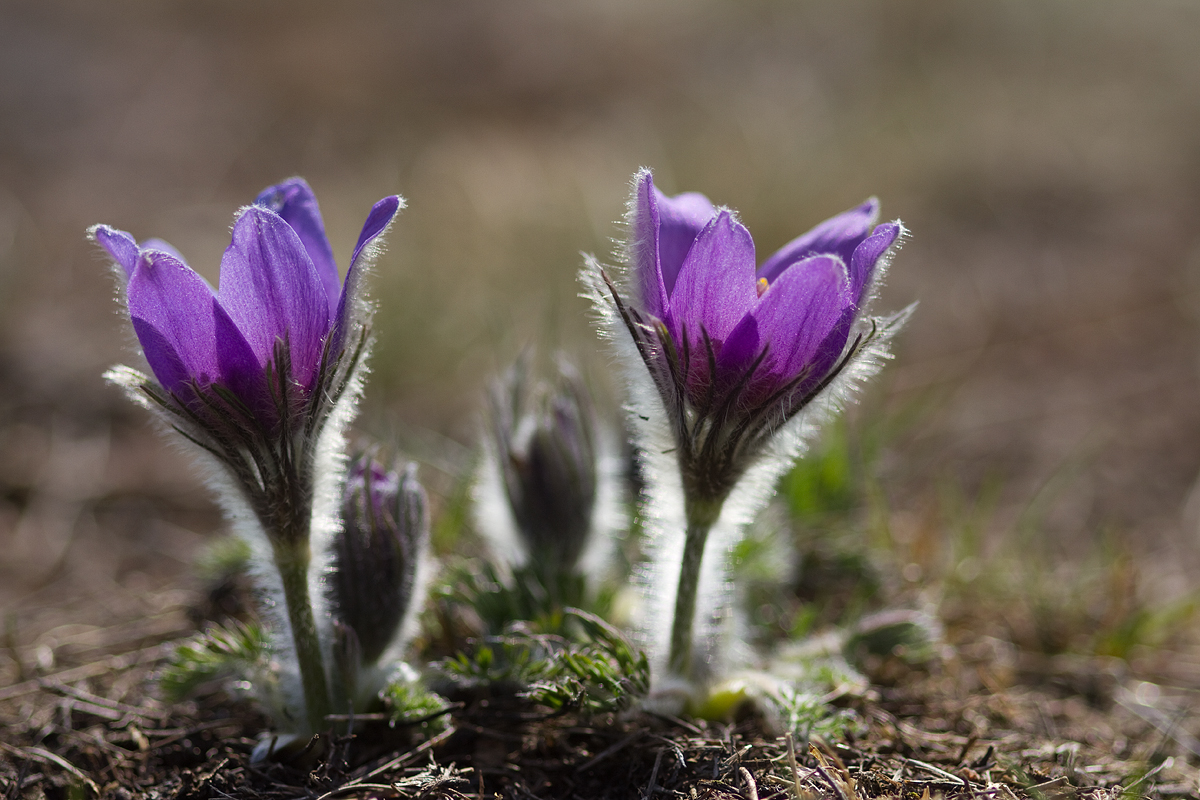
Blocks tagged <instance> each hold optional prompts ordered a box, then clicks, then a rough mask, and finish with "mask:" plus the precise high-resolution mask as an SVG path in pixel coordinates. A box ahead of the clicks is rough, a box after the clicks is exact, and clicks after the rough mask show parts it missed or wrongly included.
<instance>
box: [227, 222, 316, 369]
mask: <svg viewBox="0 0 1200 800" xmlns="http://www.w3.org/2000/svg"><path fill="white" fill-rule="evenodd" d="M218 297H219V298H220V301H221V305H222V306H224V308H225V310H227V311H228V312H229V316H230V317H231V318H232V320H233V322H234V323H235V324H236V325H237V327H238V329H239V330H241V332H242V334H243V335H244V336H245V337H246V341H247V342H249V343H250V347H251V349H252V350H253V352H254V354H255V356H256V358H257V359H258V362H259V363H260V364H266V363H267V361H269V360H270V359H271V358H273V356H274V351H275V342H276V341H277V340H280V339H282V340H284V341H287V342H288V343H289V345H290V352H291V360H292V371H291V377H292V378H293V379H294V380H295V381H297V382H298V383H299V384H300V385H301V386H303V387H304V388H305V389H309V388H311V382H312V378H313V376H314V375H315V373H316V368H317V364H318V362H319V360H320V357H321V348H322V344H323V339H324V337H325V334H327V333H328V332H329V328H330V314H329V305H328V295H327V294H326V292H325V288H324V286H323V284H322V281H321V277H320V275H319V274H318V273H317V269H316V267H315V266H314V265H313V262H312V259H310V258H309V256H308V253H307V252H306V251H305V248H304V244H303V243H302V242H301V241H300V237H299V236H298V235H297V233H296V231H295V230H294V229H293V228H292V227H291V226H290V225H288V224H287V222H285V221H284V220H283V218H281V217H280V216H279V215H277V214H275V213H274V212H272V211H269V210H267V209H266V208H263V207H262V206H249V207H247V208H246V209H244V210H243V211H242V213H241V216H239V217H238V219H237V221H236V222H235V223H234V225H233V241H232V242H231V243H230V245H229V247H228V248H227V249H226V250H225V255H224V256H223V257H222V259H221V283H220V289H219V291H218Z"/></svg>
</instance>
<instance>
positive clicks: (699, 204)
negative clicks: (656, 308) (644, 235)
mask: <svg viewBox="0 0 1200 800" xmlns="http://www.w3.org/2000/svg"><path fill="white" fill-rule="evenodd" d="M654 195H655V199H656V200H657V201H658V266H659V270H660V272H661V274H662V281H663V288H664V289H665V290H666V293H667V295H668V296H669V295H670V294H671V293H672V292H673V291H674V290H675V281H676V280H677V279H678V277H679V270H680V269H682V268H683V262H684V260H685V259H686V258H687V254H688V250H690V249H691V248H692V243H693V242H695V241H696V237H697V236H699V235H700V231H702V230H704V226H705V225H707V224H708V222H709V220H711V219H712V218H713V217H714V216H715V215H716V213H717V210H716V209H715V208H713V204H712V203H710V202H709V200H708V198H707V197H705V196H704V195H702V194H699V193H697V192H687V193H685V194H679V195H675V196H674V197H667V196H666V195H665V194H663V193H662V192H660V191H658V189H655V190H654Z"/></svg>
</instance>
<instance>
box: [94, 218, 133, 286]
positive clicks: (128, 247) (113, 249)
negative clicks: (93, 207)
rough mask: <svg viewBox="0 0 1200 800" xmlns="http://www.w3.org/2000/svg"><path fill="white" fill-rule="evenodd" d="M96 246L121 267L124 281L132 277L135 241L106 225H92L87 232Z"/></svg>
mask: <svg viewBox="0 0 1200 800" xmlns="http://www.w3.org/2000/svg"><path fill="white" fill-rule="evenodd" d="M88 233H89V234H91V237H92V238H93V239H94V240H95V241H96V244H98V245H100V246H101V247H103V248H104V249H105V250H106V251H107V252H108V254H109V255H110V256H112V259H113V261H116V262H117V263H118V264H120V265H121V269H122V270H123V271H124V272H125V280H127V281H128V280H129V279H130V278H132V277H133V271H134V269H135V268H136V267H137V263H138V251H139V248H138V244H137V240H136V239H134V238H133V237H132V236H130V235H129V234H128V233H126V232H125V231H119V230H117V229H116V228H112V227H109V226H108V225H94V226H93V227H92V228H90V229H89V230H88Z"/></svg>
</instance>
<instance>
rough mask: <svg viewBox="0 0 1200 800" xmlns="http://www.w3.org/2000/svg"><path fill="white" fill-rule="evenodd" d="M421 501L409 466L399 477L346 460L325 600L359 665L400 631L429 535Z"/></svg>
mask: <svg viewBox="0 0 1200 800" xmlns="http://www.w3.org/2000/svg"><path fill="white" fill-rule="evenodd" d="M427 506H428V501H427V499H426V496H425V490H424V489H422V488H421V484H420V483H419V482H418V481H417V465H416V464H409V465H408V467H407V468H406V469H405V471H404V474H403V475H398V474H397V473H395V472H391V471H388V470H385V469H384V468H383V467H382V466H381V465H380V464H379V463H378V462H376V461H375V460H374V459H372V458H370V457H363V458H360V459H358V460H356V461H355V462H354V463H353V464H352V465H351V467H350V474H349V477H348V478H347V480H346V489H345V494H344V495H343V499H342V521H343V524H342V530H341V532H340V533H339V534H338V536H337V538H336V539H335V541H334V545H333V549H334V552H333V571H332V574H331V575H330V600H331V603H332V608H333V614H334V618H335V620H336V623H338V624H341V625H344V626H345V627H347V628H349V629H350V630H351V631H352V632H353V634H354V636H355V638H356V639H357V650H358V653H360V654H361V660H362V663H363V664H364V665H372V664H375V663H376V662H377V661H378V660H379V659H380V657H382V656H383V654H384V653H385V651H386V650H387V649H388V646H389V645H390V644H392V642H393V641H394V640H395V639H396V637H397V636H398V635H399V634H400V633H401V629H402V627H403V624H404V621H405V617H406V615H407V614H408V611H409V606H410V605H412V601H413V595H414V590H415V588H416V586H417V571H418V567H419V564H420V561H421V558H422V556H423V554H424V551H425V547H426V544H427V543H428V541H429V518H428V511H427Z"/></svg>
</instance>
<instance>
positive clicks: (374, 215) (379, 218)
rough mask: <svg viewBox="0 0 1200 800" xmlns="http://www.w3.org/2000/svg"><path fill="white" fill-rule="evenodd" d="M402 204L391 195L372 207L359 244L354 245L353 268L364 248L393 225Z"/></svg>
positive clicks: (351, 260)
mask: <svg viewBox="0 0 1200 800" xmlns="http://www.w3.org/2000/svg"><path fill="white" fill-rule="evenodd" d="M400 204H401V200H400V198H399V196H397V195H391V196H390V197H385V198H383V199H382V200H380V201H379V202H377V203H376V204H375V205H373V206H371V213H369V214H367V221H366V222H364V223H363V227H362V232H361V233H359V234H358V244H356V245H354V255H352V256H351V257H350V266H351V267H353V266H354V263H355V262H356V261H358V254H359V253H361V252H362V251H363V248H364V247H366V246H367V245H369V244H370V243H371V242H373V241H374V240H375V239H377V238H378V237H379V236H381V235H383V232H384V231H386V230H387V228H388V226H389V225H391V224H392V220H393V219H395V218H396V214H397V213H398V212H399V211H400Z"/></svg>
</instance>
